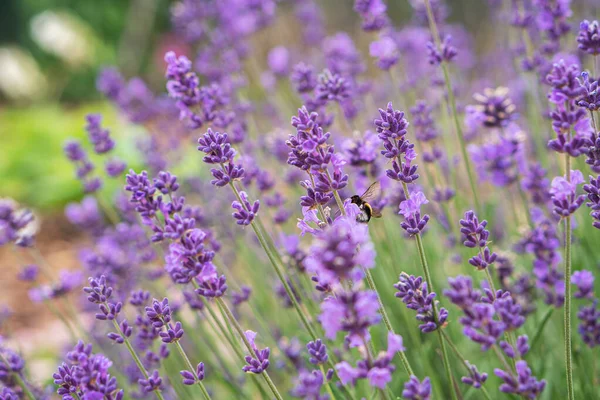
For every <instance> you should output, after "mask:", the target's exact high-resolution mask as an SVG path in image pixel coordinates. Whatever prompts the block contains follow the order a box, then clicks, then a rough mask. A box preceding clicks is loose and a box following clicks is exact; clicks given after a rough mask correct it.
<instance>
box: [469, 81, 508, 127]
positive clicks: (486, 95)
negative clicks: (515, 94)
mask: <svg viewBox="0 0 600 400" xmlns="http://www.w3.org/2000/svg"><path fill="white" fill-rule="evenodd" d="M508 92H509V90H508V88H506V87H498V88H496V89H491V88H487V89H485V90H484V91H483V93H482V94H481V93H476V94H475V95H473V98H474V99H475V101H476V102H477V104H476V105H474V106H472V109H473V110H475V111H476V112H477V113H479V114H480V115H481V120H482V124H483V126H484V127H486V128H502V127H506V126H507V125H508V124H509V123H510V122H511V121H513V120H514V119H515V118H516V117H517V114H516V106H515V105H514V104H513V102H512V100H511V99H510V97H508Z"/></svg>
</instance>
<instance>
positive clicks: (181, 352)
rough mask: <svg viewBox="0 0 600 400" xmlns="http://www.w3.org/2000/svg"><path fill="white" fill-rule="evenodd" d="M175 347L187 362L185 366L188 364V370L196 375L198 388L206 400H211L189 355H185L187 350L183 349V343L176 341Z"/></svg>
mask: <svg viewBox="0 0 600 400" xmlns="http://www.w3.org/2000/svg"><path fill="white" fill-rule="evenodd" d="M175 347H177V350H179V354H181V357H182V358H183V360H184V361H185V364H186V366H187V368H188V369H189V370H190V371H191V372H192V374H193V375H194V378H195V379H196V383H197V384H198V387H199V388H200V391H202V394H203V395H204V398H205V399H206V400H210V394H208V391H207V390H206V388H205V387H204V384H203V383H202V381H201V380H200V378H199V377H198V375H197V374H196V368H194V366H193V365H192V362H191V361H190V359H189V358H188V356H187V354H186V353H185V350H183V347H181V343H179V341H178V340H177V341H175Z"/></svg>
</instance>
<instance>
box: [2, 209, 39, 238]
mask: <svg viewBox="0 0 600 400" xmlns="http://www.w3.org/2000/svg"><path fill="white" fill-rule="evenodd" d="M33 222H34V216H33V213H32V212H31V211H30V210H27V209H24V208H21V209H19V208H18V206H17V204H16V203H15V202H13V201H11V200H9V199H0V246H3V245H5V244H9V243H14V244H16V245H17V246H22V247H29V246H31V245H33V241H34V235H35V227H34V225H35V224H34V223H33Z"/></svg>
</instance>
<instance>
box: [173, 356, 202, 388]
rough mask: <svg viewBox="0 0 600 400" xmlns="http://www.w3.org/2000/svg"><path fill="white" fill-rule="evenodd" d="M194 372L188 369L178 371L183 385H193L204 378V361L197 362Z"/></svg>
mask: <svg viewBox="0 0 600 400" xmlns="http://www.w3.org/2000/svg"><path fill="white" fill-rule="evenodd" d="M195 372H196V373H195V374H194V373H193V372H190V371H181V372H179V373H180V374H181V376H182V377H183V384H184V385H194V384H196V383H198V382H199V381H202V380H204V363H202V362H201V363H199V364H198V365H197V366H196V371H195Z"/></svg>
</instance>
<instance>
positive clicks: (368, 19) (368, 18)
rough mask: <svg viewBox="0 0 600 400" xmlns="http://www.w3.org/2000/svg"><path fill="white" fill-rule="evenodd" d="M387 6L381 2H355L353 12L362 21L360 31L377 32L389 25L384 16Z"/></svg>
mask: <svg viewBox="0 0 600 400" xmlns="http://www.w3.org/2000/svg"><path fill="white" fill-rule="evenodd" d="M386 10H387V6H386V5H385V2H384V1H383V0H355V2H354V11H356V12H357V13H358V14H359V15H360V17H361V19H362V25H361V26H362V29H364V30H365V31H367V32H369V31H379V30H381V29H383V28H385V27H386V26H388V25H389V23H390V21H389V19H388V16H387V14H386Z"/></svg>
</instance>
